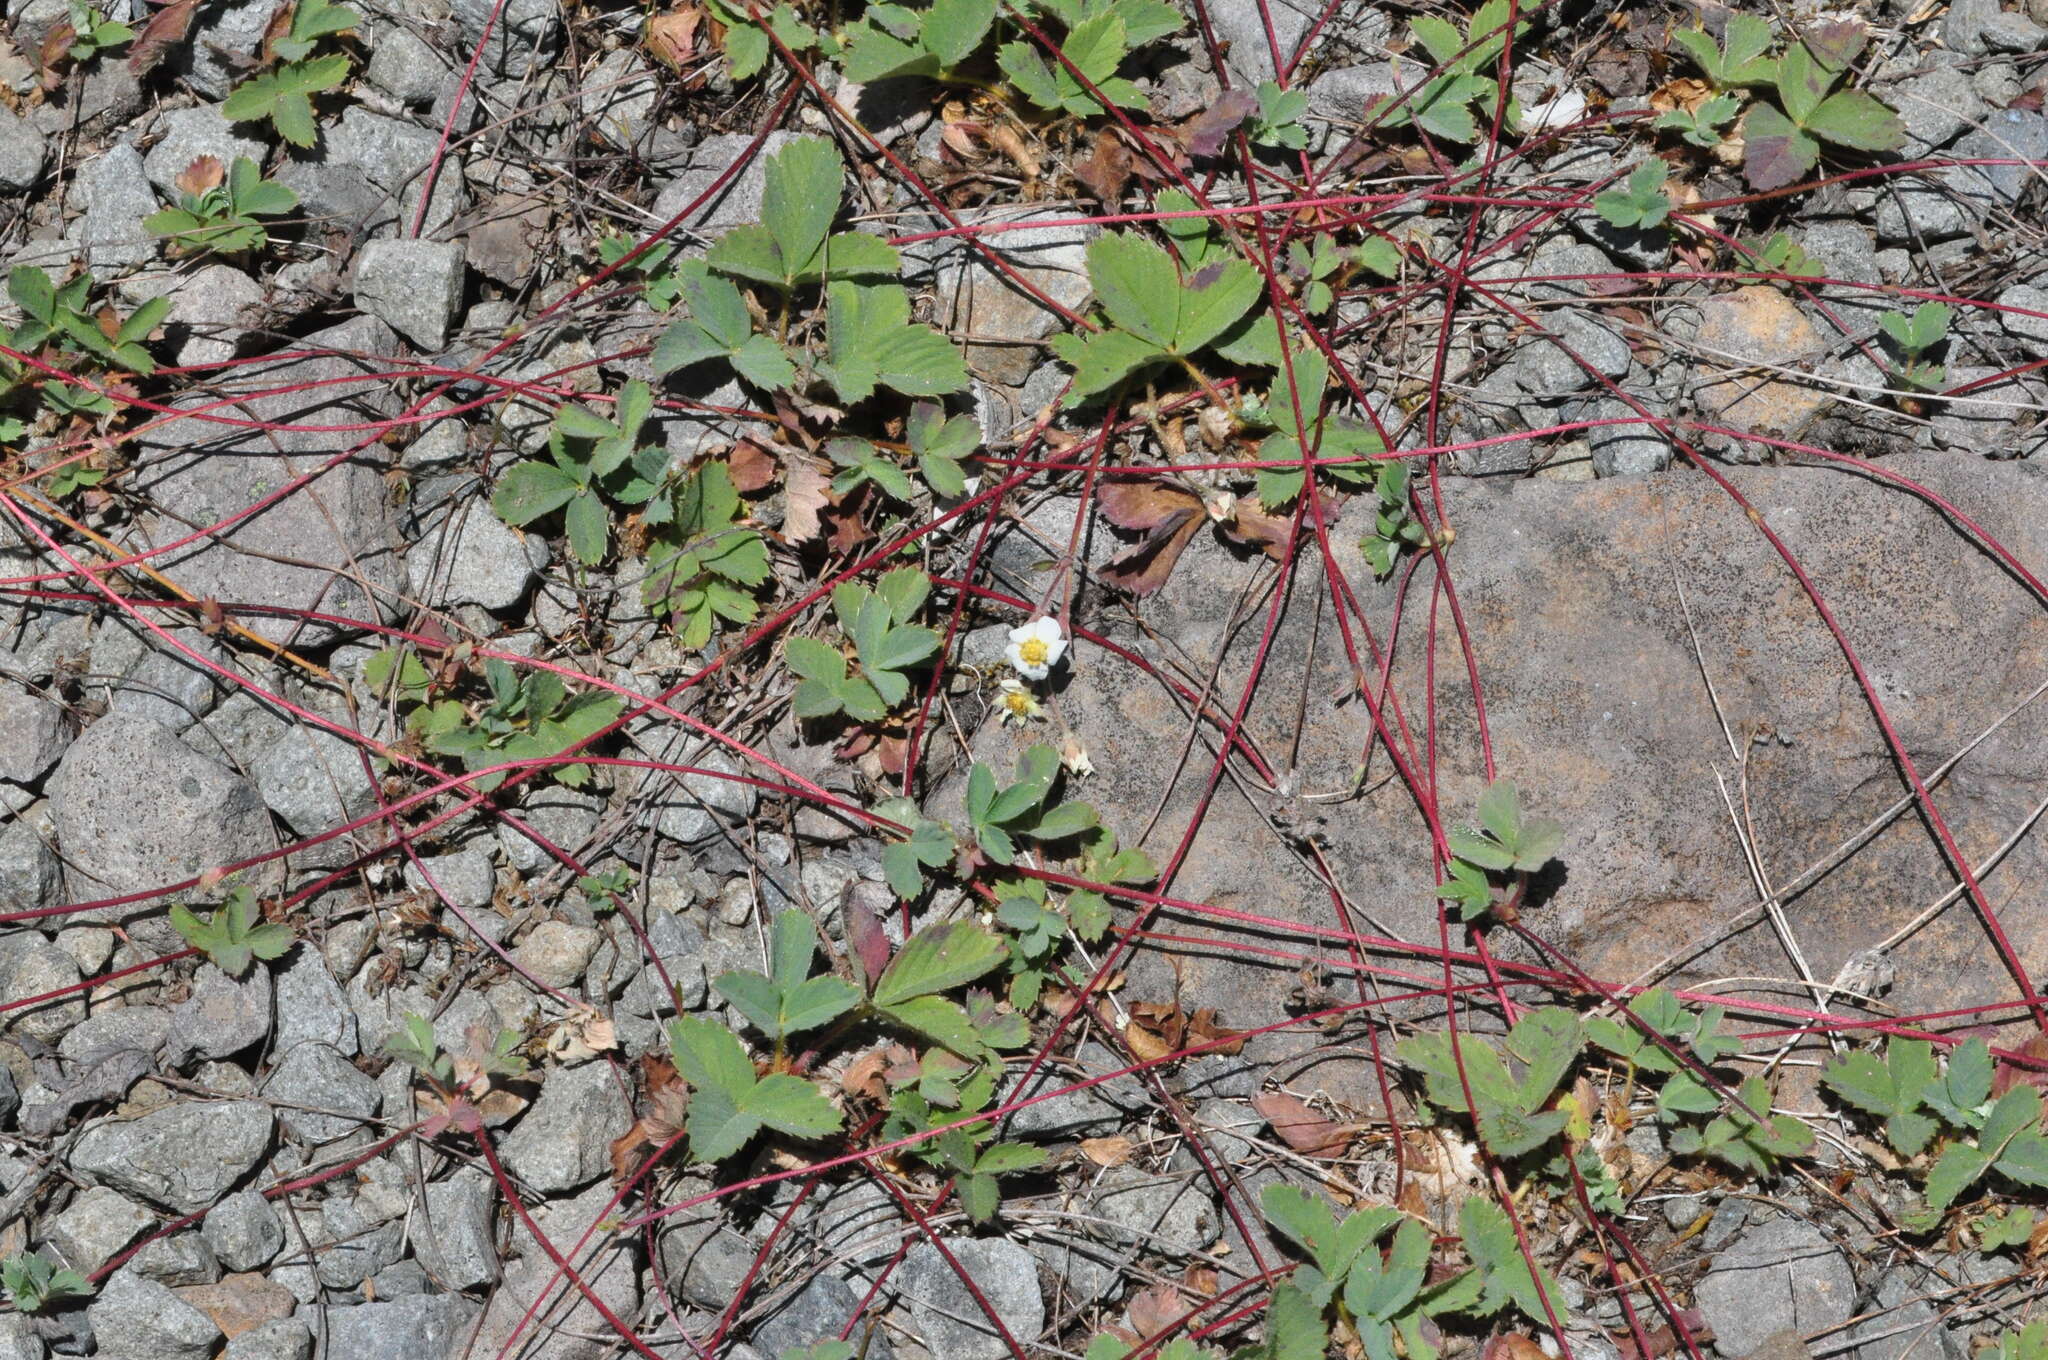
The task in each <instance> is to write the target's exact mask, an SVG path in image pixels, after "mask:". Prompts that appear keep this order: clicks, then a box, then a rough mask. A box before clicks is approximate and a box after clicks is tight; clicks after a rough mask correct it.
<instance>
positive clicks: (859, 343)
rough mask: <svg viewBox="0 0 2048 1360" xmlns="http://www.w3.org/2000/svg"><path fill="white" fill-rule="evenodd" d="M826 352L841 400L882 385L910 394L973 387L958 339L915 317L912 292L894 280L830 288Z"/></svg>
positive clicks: (824, 367) (825, 371) (829, 376)
mask: <svg viewBox="0 0 2048 1360" xmlns="http://www.w3.org/2000/svg"><path fill="white" fill-rule="evenodd" d="M825 355H826V357H825V358H824V359H823V360H821V361H820V362H819V363H818V365H817V369H818V372H819V374H820V375H821V376H823V377H824V379H825V381H826V382H827V383H829V384H831V387H832V390H833V391H834V392H836V393H837V394H838V395H839V399H840V400H841V401H848V402H854V401H865V400H867V399H868V398H869V397H871V396H873V395H874V392H875V389H876V388H878V387H886V388H889V389H890V390H891V391H895V392H900V393H902V394H903V395H905V396H907V397H938V396H944V395H945V394H946V393H948V392H961V391H965V390H966V388H967V365H966V364H965V363H964V362H962V361H961V358H960V351H958V350H957V349H954V348H953V343H952V341H950V340H948V339H947V338H946V337H945V336H943V335H941V334H939V333H938V332H937V331H935V330H933V329H932V328H931V327H930V326H921V325H917V324H916V323H914V322H912V321H911V319H910V294H908V293H906V292H905V291H904V290H903V287H902V285H900V284H894V283H885V284H878V285H875V286H874V287H862V286H860V285H858V284H853V283H835V284H832V285H831V286H830V287H828V288H827V289H826V290H825Z"/></svg>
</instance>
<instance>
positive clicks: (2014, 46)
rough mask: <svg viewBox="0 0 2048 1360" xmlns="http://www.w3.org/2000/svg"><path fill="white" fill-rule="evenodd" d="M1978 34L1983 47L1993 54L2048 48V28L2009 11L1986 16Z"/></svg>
mask: <svg viewBox="0 0 2048 1360" xmlns="http://www.w3.org/2000/svg"><path fill="white" fill-rule="evenodd" d="M1979 32H1980V33H1981V34H1982V36H1983V39H1984V46H1986V47H1987V48H1989V49H1990V50H1991V51H1993V52H2019V53H2027V52H2034V51H2038V50H2039V49H2040V48H2042V47H2044V46H2048V28H2043V27H2041V25H2039V24H2037V23H2035V22H2034V21H2033V20H2032V19H2029V18H2028V17H2027V16H2026V15H2024V14H2017V13H2014V12H2012V11H2010V10H2000V11H1998V12H1997V13H1994V14H1991V15H1988V16H1987V17H1986V18H1985V20H1984V26H1983V28H1982V29H1980V30H1979Z"/></svg>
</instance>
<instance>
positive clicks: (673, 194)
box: [652, 132, 791, 240]
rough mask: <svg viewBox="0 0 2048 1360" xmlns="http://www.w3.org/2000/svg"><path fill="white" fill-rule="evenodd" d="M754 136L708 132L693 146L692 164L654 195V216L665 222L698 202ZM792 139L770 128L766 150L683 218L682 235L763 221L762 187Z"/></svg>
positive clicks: (679, 233)
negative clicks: (774, 160)
mask: <svg viewBox="0 0 2048 1360" xmlns="http://www.w3.org/2000/svg"><path fill="white" fill-rule="evenodd" d="M753 140H754V139H753V138H752V137H750V136H748V135H747V134H745V133H739V132H732V133H724V134H721V135H719V136H716V137H706V138H705V139H704V140H703V141H701V142H699V143H697V145H696V146H695V147H694V148H692V150H691V152H690V164H689V166H688V167H687V168H685V169H684V170H683V171H682V172H681V173H680V174H678V175H677V176H676V177H675V178H674V179H672V180H670V181H669V182H668V184H667V185H666V186H665V187H664V188H663V189H662V191H661V193H660V195H659V196H658V197H657V198H656V199H655V200H654V208H653V210H652V216H653V219H654V222H655V223H665V222H667V221H668V220H669V219H670V218H672V217H674V216H675V215H676V214H677V213H679V212H681V211H682V210H683V209H684V208H687V207H688V206H690V204H691V203H693V202H695V201H696V199H697V196H698V195H699V194H701V193H703V192H704V191H705V190H706V189H709V188H710V187H711V185H712V184H713V182H715V181H716V180H717V179H718V177H719V176H720V175H722V174H724V173H725V171H726V170H727V169H728V168H730V167H731V165H732V163H733V162H734V161H736V160H739V159H740V157H741V156H742V155H744V154H745V152H746V149H747V147H748V146H749V145H751V144H752V142H753ZM790 140H791V137H790V135H789V134H787V133H780V132H771V133H769V134H768V137H767V139H766V140H765V141H764V142H762V144H761V154H760V155H758V156H756V157H754V158H753V160H752V161H750V162H748V164H747V166H746V168H745V169H743V170H741V171H740V172H739V173H738V174H737V175H734V176H733V177H732V178H731V179H730V180H728V181H727V182H726V185H725V187H724V188H723V189H720V190H719V191H718V195H717V196H716V197H715V198H713V199H712V200H711V201H710V202H708V203H706V204H705V205H704V206H702V207H700V208H699V209H698V210H697V211H696V213H695V214H694V215H693V216H691V217H687V218H685V219H684V220H683V222H682V223H681V225H680V226H679V227H678V228H677V239H679V240H688V239H689V238H688V236H686V235H684V234H683V233H688V232H701V233H706V234H709V235H716V234H718V233H720V232H723V231H725V230H727V229H728V228H731V227H741V226H745V225H747V224H748V223H749V222H758V221H760V220H761V193H762V191H763V190H764V189H765V188H767V185H768V165H767V161H768V158H769V157H770V156H772V155H774V154H775V153H776V152H777V151H780V150H781V149H782V148H783V147H784V146H785V145H787V144H788V143H789V141H790Z"/></svg>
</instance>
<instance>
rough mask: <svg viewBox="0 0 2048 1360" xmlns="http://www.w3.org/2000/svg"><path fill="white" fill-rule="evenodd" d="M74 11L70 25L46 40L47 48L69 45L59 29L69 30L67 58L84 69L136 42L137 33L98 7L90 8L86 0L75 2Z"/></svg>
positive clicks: (68, 23) (72, 4)
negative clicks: (62, 44)
mask: <svg viewBox="0 0 2048 1360" xmlns="http://www.w3.org/2000/svg"><path fill="white" fill-rule="evenodd" d="M70 10H71V13H70V19H69V21H68V22H65V23H60V24H58V25H57V26H56V28H53V29H52V30H51V31H50V34H49V35H48V36H46V37H45V38H44V40H43V45H44V48H45V49H46V50H47V49H48V48H49V47H50V46H51V45H52V40H56V41H60V42H61V41H65V39H64V38H63V35H61V34H59V33H58V32H57V29H58V28H68V29H69V30H70V37H69V40H68V43H67V44H66V46H65V47H64V55H65V56H67V57H70V58H71V60H73V61H75V62H77V63H78V64H79V65H81V66H82V65H84V64H85V63H86V62H88V61H91V60H92V59H93V58H94V57H96V56H98V55H99V54H100V53H102V52H105V51H108V50H110V49H112V48H116V47H120V46H122V45H123V44H126V43H128V42H131V41H133V40H134V38H135V30H134V29H132V28H130V27H129V26H128V25H126V24H123V23H117V22H115V21H114V20H112V19H109V18H108V17H107V16H106V15H105V14H103V13H101V12H100V10H99V7H98V6H96V5H88V4H86V3H85V2H84V0H71V3H70Z"/></svg>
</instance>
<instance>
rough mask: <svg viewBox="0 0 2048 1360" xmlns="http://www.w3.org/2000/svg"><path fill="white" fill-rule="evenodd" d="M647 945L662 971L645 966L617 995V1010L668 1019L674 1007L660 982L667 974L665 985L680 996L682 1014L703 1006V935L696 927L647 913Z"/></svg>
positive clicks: (677, 917) (672, 914)
mask: <svg viewBox="0 0 2048 1360" xmlns="http://www.w3.org/2000/svg"><path fill="white" fill-rule="evenodd" d="M647 941H648V943H649V944H651V945H653V946H654V957H655V958H657V959H659V960H661V969H660V970H659V971H657V970H656V969H655V968H654V967H653V965H651V964H645V965H643V966H642V967H641V968H640V969H639V970H638V971H636V972H635V973H634V974H633V976H632V978H631V979H630V980H629V981H628V982H627V983H626V988H625V990H624V991H623V992H621V993H620V994H619V1003H618V1004H619V1008H620V1009H621V1010H624V1011H626V1012H627V1013H629V1014H632V1015H638V1016H644V1017H647V1018H649V1019H652V1018H653V1017H655V1016H658V1015H668V1014H670V1013H672V1012H673V1010H674V1007H675V1002H674V1000H673V999H672V998H671V997H670V995H669V988H668V984H667V983H664V982H663V980H662V975H663V973H664V972H665V973H666V974H667V979H668V983H673V984H674V985H675V986H676V988H677V989H678V990H679V991H681V993H682V1004H683V1008H684V1009H685V1010H695V1009H696V1008H697V1007H699V1006H701V1005H703V1004H704V996H705V981H704V951H705V948H706V945H705V941H704V932H703V931H701V930H699V929H698V928H697V923H696V922H694V921H691V920H689V919H688V918H686V917H684V916H681V915H679V914H677V913H676V912H673V911H666V910H660V909H655V910H650V911H649V912H648V913H647Z"/></svg>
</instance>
